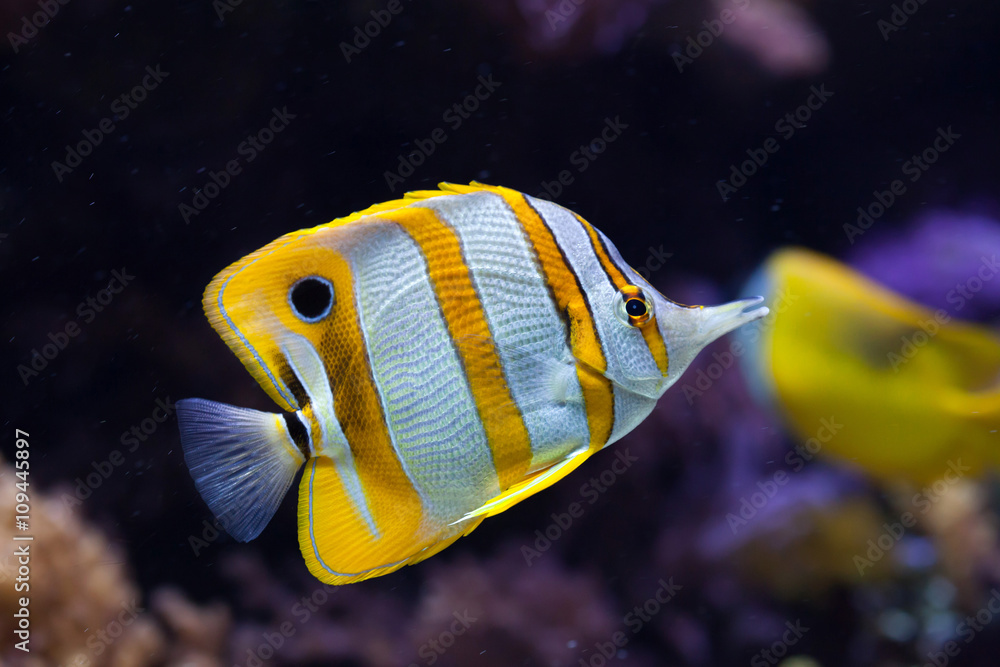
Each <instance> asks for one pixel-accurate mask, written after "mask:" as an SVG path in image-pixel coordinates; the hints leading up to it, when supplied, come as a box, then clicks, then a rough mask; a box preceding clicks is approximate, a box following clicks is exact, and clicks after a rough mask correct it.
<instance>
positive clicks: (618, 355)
mask: <svg viewBox="0 0 1000 667" xmlns="http://www.w3.org/2000/svg"><path fill="white" fill-rule="evenodd" d="M528 199H529V201H530V202H531V204H532V206H534V207H535V210H537V211H538V213H539V215H541V216H542V218H543V219H544V221H545V223H546V224H547V225H548V226H549V229H551V230H552V234H553V235H554V236H555V239H556V243H558V244H559V247H560V248H562V251H563V253H565V255H566V259H567V260H568V261H569V265H570V268H571V269H572V270H573V272H574V273H575V274H576V276H577V279H578V280H579V281H580V285H581V286H582V287H583V292H584V295H585V297H586V299H587V301H588V303H589V304H590V312H591V313H592V314H593V316H594V324H595V326H596V327H597V333H598V337H599V338H600V341H601V348H602V349H603V350H604V357H605V359H607V363H608V370H607V372H606V375H607V377H608V378H609V379H610V380H611V381H612V383H613V384H614V395H615V423H614V428H613V429H612V432H611V438H610V439H609V440H608V443H611V442H614V441H615V440H617V439H618V438H620V437H622V436H623V435H624V434H626V433H628V432H629V431H631V430H632V429H633V428H635V427H636V426H637V425H638V424H639V422H641V421H642V420H643V419H645V418H646V416H648V415H649V413H650V411H652V409H653V407H654V406H655V405H656V400H655V399H651V398H648V397H645V396H642V395H640V394H637V393H635V392H633V391H629V390H628V388H629V386H630V379H647V378H661V377H662V375H661V374H660V371H659V369H658V368H657V366H656V360H655V359H653V355H652V353H651V352H650V351H649V346H648V345H646V341H645V340H644V339H643V337H642V332H640V331H639V330H638V329H636V328H635V327H632V326H629V325H627V324H625V323H623V322H621V321H620V320H619V319H618V317H617V316H616V315H615V307H616V305H617V302H618V301H619V300H620V299H621V297H620V296H619V294H618V290H617V289H615V288H614V287H613V286H612V284H611V281H610V280H609V278H608V274H607V273H606V272H605V270H604V267H603V266H601V262H600V260H599V259H598V257H597V254H596V252H595V251H594V246H593V244H592V243H591V240H590V236H589V235H588V233H587V230H586V229H585V228H584V227H583V224H582V223H581V222H580V221H579V220H577V218H576V216H574V215H573V214H572V213H571V212H569V211H567V210H566V209H564V208H563V207H561V206H559V205H557V204H553V203H551V202H547V201H544V200H541V199H535V198H533V197H529V198H528ZM609 245H610V244H609Z"/></svg>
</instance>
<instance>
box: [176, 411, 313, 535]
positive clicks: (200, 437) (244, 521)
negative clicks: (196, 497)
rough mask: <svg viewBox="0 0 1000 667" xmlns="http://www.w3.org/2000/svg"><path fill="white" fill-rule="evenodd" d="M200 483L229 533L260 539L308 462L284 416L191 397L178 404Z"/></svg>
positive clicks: (186, 444)
mask: <svg viewBox="0 0 1000 667" xmlns="http://www.w3.org/2000/svg"><path fill="white" fill-rule="evenodd" d="M177 419H178V421H179V424H180V431H181V446H182V447H183V448H184V461H185V462H187V466H188V470H190V472H191V477H193V478H194V484H195V486H196V487H197V489H198V492H199V493H201V497H202V498H204V499H205V503H207V504H208V507H209V509H211V510H212V512H213V513H214V514H215V516H216V517H217V518H218V519H219V521H220V522H221V523H222V525H223V527H224V528H225V529H226V531H227V532H228V533H229V534H230V535H232V536H233V537H235V538H236V539H237V540H239V541H241V542H248V541H250V540H252V539H253V538H255V537H257V536H258V535H260V533H261V531H263V530H264V527H265V526H266V525H267V523H268V522H269V521H270V520H271V517H272V516H274V513H275V512H276V511H277V510H278V506H279V505H280V504H281V501H282V499H283V498H284V497H285V493H287V492H288V487H289V486H291V485H292V481H293V479H294V478H295V473H296V472H297V471H298V469H299V468H300V467H301V466H302V464H303V463H305V460H306V459H305V457H304V456H303V454H302V452H301V451H299V449H298V447H296V445H295V442H294V440H292V436H291V434H289V432H288V427H287V426H286V425H285V420H284V418H283V417H282V415H280V414H275V413H272V412H259V411H257V410H250V409H248V408H237V407H234V406H232V405H226V404H224V403H216V402H214V401H206V400H204V399H200V398H188V399H184V400H182V401H177Z"/></svg>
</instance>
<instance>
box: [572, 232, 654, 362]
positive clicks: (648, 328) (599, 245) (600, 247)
mask: <svg viewBox="0 0 1000 667" xmlns="http://www.w3.org/2000/svg"><path fill="white" fill-rule="evenodd" d="M573 216H574V217H575V218H576V219H577V220H579V221H580V224H581V225H583V228H584V229H586V230H587V234H588V235H589V236H590V244H591V245H592V246H593V247H594V254H595V255H597V260H598V261H599V262H600V263H601V266H602V267H603V268H604V272H605V273H606V274H608V279H609V280H611V284H612V285H614V286H615V289H618V290H620V289H621V288H623V287H625V286H626V285H631V284H632V283H631V282H630V281H629V280H628V279H627V278H626V277H625V274H624V273H622V271H621V269H619V268H618V265H617V264H615V262H614V260H612V259H611V256H610V255H608V250H607V248H605V247H604V243H603V241H602V240H601V237H600V236H598V235H597V231H596V230H595V229H594V228H593V227H592V226H591V224H590V223H589V222H587V221H586V220H584V219H583V218H581V217H580V216H578V215H576V214H575V213H574V214H573ZM639 330H640V331H641V332H642V337H643V340H645V341H646V346H647V347H648V348H649V352H650V354H652V355H653V359H654V360H655V361H656V367H657V368H658V369H659V370H660V373H662V374H663V376H664V377H666V375H667V366H668V364H669V360H668V359H667V346H666V344H665V343H664V342H663V336H662V335H661V334H660V327H658V326H657V325H656V313H655V312H654V313H653V316H652V317H651V318H649V320H647V321H646V322H645V323H644V324H643V325H642V326H641V327H639Z"/></svg>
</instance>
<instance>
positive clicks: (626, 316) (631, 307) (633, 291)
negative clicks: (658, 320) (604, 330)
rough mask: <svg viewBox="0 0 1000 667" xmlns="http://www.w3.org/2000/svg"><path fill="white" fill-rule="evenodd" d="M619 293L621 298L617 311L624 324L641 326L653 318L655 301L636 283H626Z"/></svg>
mask: <svg viewBox="0 0 1000 667" xmlns="http://www.w3.org/2000/svg"><path fill="white" fill-rule="evenodd" d="M618 294H619V296H621V300H619V301H618V302H617V306H616V308H615V313H616V314H617V315H618V319H619V320H621V321H622V322H623V323H624V324H628V325H629V326H633V327H639V326H642V325H644V324H646V323H647V322H649V321H650V319H652V317H653V302H652V301H650V300H649V299H648V298H646V295H645V294H643V293H642V290H641V289H639V288H638V287H636V286H635V285H626V286H625V287H623V288H622V289H621V290H620V291H619V292H618Z"/></svg>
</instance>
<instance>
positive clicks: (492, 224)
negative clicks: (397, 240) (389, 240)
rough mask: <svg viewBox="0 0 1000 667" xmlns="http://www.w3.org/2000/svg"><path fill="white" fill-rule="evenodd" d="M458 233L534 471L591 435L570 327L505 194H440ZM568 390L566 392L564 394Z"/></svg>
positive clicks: (439, 208)
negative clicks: (520, 418) (570, 342)
mask: <svg viewBox="0 0 1000 667" xmlns="http://www.w3.org/2000/svg"><path fill="white" fill-rule="evenodd" d="M419 206H423V207H426V208H430V209H433V210H434V211H435V212H436V213H437V214H438V217H439V218H440V219H441V220H443V221H444V222H445V223H446V224H447V225H448V226H449V227H451V229H453V230H454V231H455V233H456V234H457V235H458V239H459V243H460V244H461V248H462V254H463V257H464V258H465V261H466V265H467V266H468V268H469V271H470V273H471V275H472V283H473V286H474V287H475V288H476V292H477V294H478V296H479V300H480V303H481V304H482V307H483V312H484V314H485V317H486V322H487V325H488V326H489V329H490V333H491V334H492V337H493V342H494V346H495V347H496V349H497V353H498V356H499V358H500V363H501V365H502V367H503V371H504V377H505V378H506V380H507V384H508V387H509V388H510V392H511V397H512V398H513V399H514V403H515V404H516V405H517V407H518V408H519V410H520V412H521V414H522V416H523V417H524V423H525V427H526V428H527V430H528V436H529V438H530V440H531V451H532V462H531V468H530V471H531V472H534V471H535V470H540V469H542V468H545V467H547V466H549V465H551V464H553V463H555V462H557V461H561V460H562V459H564V458H565V457H566V456H568V455H569V454H570V453H571V452H573V451H575V450H576V449H579V447H580V446H581V445H582V444H584V443H586V442H588V441H589V439H590V435H589V428H588V424H587V415H586V412H585V410H584V406H583V399H582V391H581V389H580V382H579V380H578V379H577V376H576V372H575V365H574V360H573V355H572V350H571V349H570V347H569V345H568V332H567V330H566V324H565V323H564V322H563V319H562V318H561V317H560V315H559V313H558V312H557V311H556V304H555V303H554V302H553V300H552V295H551V292H550V291H549V288H548V286H547V285H546V283H545V277H544V274H543V273H542V268H541V266H539V264H538V260H537V259H536V257H535V254H534V251H533V250H532V249H531V246H530V244H529V241H528V239H527V238H526V237H525V232H524V230H523V228H522V227H521V224H520V223H519V222H518V220H517V217H516V216H515V215H514V212H513V210H511V208H510V207H509V206H508V205H507V204H506V202H505V201H504V200H503V198H502V197H500V196H499V195H497V194H494V193H492V192H479V193H474V194H467V195H462V196H460V197H436V198H433V199H429V200H427V201H425V202H421V203H420V204H419ZM558 394H561V395H558Z"/></svg>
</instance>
